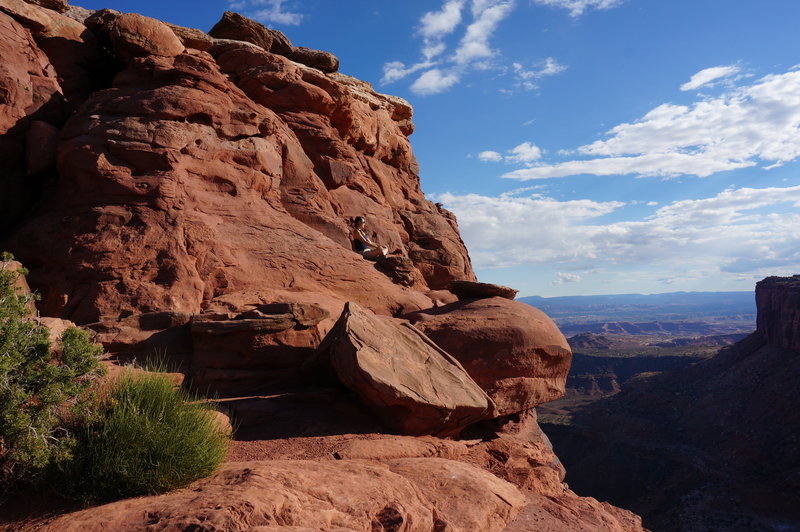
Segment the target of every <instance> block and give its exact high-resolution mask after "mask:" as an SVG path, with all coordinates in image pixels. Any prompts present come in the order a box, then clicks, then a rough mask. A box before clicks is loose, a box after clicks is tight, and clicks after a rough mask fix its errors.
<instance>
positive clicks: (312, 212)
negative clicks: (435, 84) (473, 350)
mask: <svg viewBox="0 0 800 532" xmlns="http://www.w3.org/2000/svg"><path fill="white" fill-rule="evenodd" d="M45 1H47V2H48V3H47V4H45V3H44V2H45ZM37 4H38V5H37ZM42 5H46V6H48V7H42ZM51 7H52V8H56V9H57V11H59V12H60V11H63V13H64V14H63V15H62V14H60V13H59V12H57V11H56V10H53V9H51ZM210 33H211V35H206V34H204V33H203V32H201V31H199V30H192V29H191V28H183V27H180V26H170V25H167V24H164V23H161V22H159V21H156V20H153V19H150V18H147V17H143V16H141V15H137V14H130V13H119V12H116V11H113V10H107V9H106V10H100V11H96V12H91V11H88V10H84V9H81V8H76V7H74V6H73V7H68V6H66V5H65V4H62V3H60V2H58V0H39V1H37V2H33V3H25V2H22V1H20V0H0V52H2V54H3V59H4V61H3V62H2V64H1V65H0V111H2V113H0V163H1V164H2V165H3V169H4V174H3V176H2V180H0V207H2V209H0V248H2V249H4V250H5V249H7V250H9V251H12V252H13V253H14V254H15V255H16V256H17V257H18V258H20V259H21V261H22V262H23V263H24V264H25V265H26V266H27V267H28V268H29V269H30V272H31V273H30V276H29V279H28V281H29V282H30V285H31V286H32V287H33V289H34V290H38V291H39V292H40V293H41V295H42V300H41V302H40V304H39V307H38V310H39V311H40V312H41V313H42V314H43V315H45V316H53V317H55V318H54V319H55V320H58V321H53V322H52V324H53V325H54V326H55V325H63V324H65V323H66V322H63V321H60V320H67V319H69V320H72V321H73V322H75V323H78V324H80V325H85V326H87V327H89V328H91V330H93V331H94V333H95V338H96V340H97V341H100V342H102V343H103V345H104V346H105V347H106V349H108V350H109V351H110V352H111V356H112V357H113V359H114V360H116V361H124V360H128V359H131V358H138V357H142V358H146V357H147V356H150V355H152V354H154V353H155V354H159V353H161V354H163V353H168V355H169V358H170V363H177V364H179V369H180V371H181V373H178V374H176V376H175V377H176V378H175V382H176V385H180V384H181V382H183V377H184V373H185V376H186V377H187V380H186V382H187V383H191V384H193V385H194V386H195V388H205V389H207V390H208V389H210V390H212V391H214V392H217V393H219V394H220V395H222V396H223V397H222V398H221V400H222V402H223V403H224V405H225V406H224V408H225V409H226V410H227V409H229V410H230V412H231V413H232V415H233V424H234V426H236V427H237V428H238V429H237V432H236V435H235V437H236V438H237V440H236V441H235V443H234V448H233V449H232V451H231V456H232V457H234V458H235V457H238V459H243V458H246V459H247V460H257V461H256V462H248V463H236V462H232V461H231V462H229V463H227V464H226V465H225V466H224V467H223V469H222V471H220V472H219V473H217V474H216V475H214V476H212V477H211V478H209V479H205V480H201V481H199V482H198V483H196V484H195V485H194V486H193V487H192V488H190V489H187V490H180V491H177V492H174V493H172V494H166V495H163V496H159V497H147V498H140V499H135V500H127V501H119V502H117V503H114V504H111V505H107V506H104V507H100V508H94V509H89V510H85V511H81V512H77V513H72V514H69V515H65V516H63V517H60V518H58V517H52V518H51V517H48V518H46V519H45V520H44V521H42V520H39V521H36V520H35V519H33V520H29V519H26V518H27V517H28V516H27V515H26V516H25V517H23V518H19V519H17V520H16V521H14V522H12V523H11V524H10V525H8V526H9V527H10V528H9V529H13V530H25V529H26V528H27V529H50V530H73V529H74V530H77V529H78V528H80V529H81V530H84V529H86V530H100V529H105V530H110V529H113V530H121V531H125V530H138V529H141V528H143V527H147V526H156V527H160V528H162V529H169V528H170V527H172V528H175V529H185V528H209V529H210V528H217V529H220V530H223V529H224V530H275V529H279V528H286V529H292V528H294V529H309V528H310V529H324V530H336V529H341V530H381V529H383V530H426V531H427V530H454V531H456V530H464V531H467V530H502V529H503V528H504V527H506V526H507V525H508V524H509V523H511V522H512V521H513V520H514V518H515V515H517V514H518V513H519V512H520V510H523V511H524V512H527V514H526V515H528V517H529V518H530V519H538V520H539V522H540V523H544V526H549V527H551V528H552V529H559V527H560V528H561V529H564V528H565V527H567V528H569V527H575V528H578V529H580V528H581V527H583V528H584V529H589V528H590V527H591V526H594V524H596V523H606V524H607V525H608V526H607V527H606V528H607V529H608V530H631V531H638V530H641V527H640V525H638V524H637V521H636V517H635V516H633V515H632V514H630V513H628V512H624V511H622V510H618V509H613V508H610V507H604V506H603V505H601V504H600V503H598V502H597V501H594V500H592V499H583V498H580V497H578V496H577V495H575V494H574V493H572V492H570V491H569V490H568V489H567V487H566V485H564V484H563V482H562V480H563V468H561V466H560V464H559V463H558V460H557V459H556V458H555V456H554V455H553V454H552V451H551V449H550V448H549V446H548V444H547V440H546V437H544V435H543V434H542V433H541V431H538V428H537V427H536V423H535V418H532V417H524V419H523V418H522V417H521V419H522V421H514V420H510V419H499V420H494V421H493V422H492V423H494V424H489V425H486V426H482V427H481V426H476V425H475V423H474V422H475V421H478V420H481V419H483V418H485V417H486V416H487V415H489V414H490V413H493V415H495V416H498V415H502V414H504V413H508V412H519V411H521V410H525V409H529V408H530V407H531V406H532V405H533V404H536V403H537V401H540V400H543V399H545V398H546V397H548V396H549V395H554V394H556V393H557V390H556V389H557V388H558V386H559V384H558V382H559V377H557V376H555V375H556V374H558V372H559V371H560V367H561V365H563V364H566V357H567V354H568V351H565V352H558V353H557V352H556V350H553V349H550V347H542V352H541V353H540V352H539V351H536V349H539V347H536V348H534V351H535V356H532V355H531V352H524V353H523V352H522V351H519V352H518V351H515V350H514V349H511V348H510V347H509V346H508V341H506V343H502V342H501V343H498V344H496V345H494V344H493V345H494V347H491V348H490V347H489V344H490V343H491V342H493V341H494V340H492V339H491V338H490V340H491V342H486V343H484V344H483V347H484V348H485V349H486V350H485V352H484V355H485V359H486V360H489V359H492V360H494V361H495V362H498V361H502V363H499V362H498V363H497V366H498V369H497V371H495V370H494V369H493V370H492V371H493V372H492V373H491V376H490V377H488V378H487V379H485V380H486V383H485V386H486V388H487V389H488V390H491V393H493V394H495V396H496V397H497V398H498V400H500V401H501V402H502V405H501V407H500V408H498V409H493V408H492V402H491V400H490V399H489V398H488V397H487V396H486V394H485V392H483V391H482V390H481V389H480V387H479V386H478V385H477V384H475V382H473V379H475V380H478V376H475V375H473V378H470V377H469V376H468V375H467V374H466V373H465V372H464V370H463V368H462V366H461V365H460V363H459V362H458V361H457V360H456V359H455V358H454V357H455V356H464V357H465V360H470V356H471V355H470V354H469V352H468V351H466V350H464V352H463V353H456V352H453V353H451V354H448V353H447V352H446V350H443V349H442V348H441V347H440V346H437V345H436V344H434V343H433V342H430V341H429V340H428V339H427V338H426V337H425V335H424V334H422V333H420V332H419V331H418V330H416V329H414V328H412V327H411V326H409V325H408V324H403V325H401V324H400V322H399V321H398V320H395V319H393V318H390V317H389V316H399V315H403V314H410V313H412V312H414V311H422V310H425V309H430V308H431V307H433V306H437V305H438V306H440V307H441V308H442V309H444V313H442V314H441V316H444V318H442V320H443V321H442V323H443V324H445V325H446V324H447V323H450V322H449V321H448V320H450V319H451V318H452V319H453V320H454V321H453V322H452V323H456V321H458V323H460V324H461V325H459V327H462V326H463V328H464V338H469V337H475V334H476V331H477V328H478V326H479V324H480V323H482V321H481V320H485V319H486V318H487V317H494V318H499V319H503V320H506V319H508V320H510V322H509V323H510V325H509V326H508V327H506V328H505V329H503V328H500V329H496V330H495V331H494V333H492V334H498V335H499V334H509V335H510V338H512V337H513V338H517V339H520V340H521V341H523V343H524V342H527V340H526V339H528V338H529V337H534V336H537V335H538V336H540V337H541V338H550V337H551V336H553V335H554V334H555V333H553V331H551V330H550V325H551V324H548V323H549V322H547V321H546V320H544V319H541V317H540V316H539V315H538V314H536V313H534V314H530V312H531V311H529V310H527V307H524V306H519V307H518V306H511V307H508V305H516V304H515V303H513V302H511V301H508V300H507V299H501V300H500V301H502V303H497V304H495V303H494V302H495V300H496V299H497V298H492V299H482V300H472V301H463V302H460V303H455V302H454V300H455V299H456V296H454V295H453V294H452V293H450V292H447V291H445V290H443V289H445V288H446V287H447V286H448V285H450V284H451V283H452V282H453V281H469V282H474V281H476V279H475V276H474V273H473V271H472V267H471V264H470V259H469V255H468V253H467V250H466V249H465V247H464V244H463V242H462V241H461V238H460V236H459V232H458V227H457V224H456V220H455V217H454V216H453V215H452V214H451V213H449V212H448V211H446V210H444V209H443V208H442V207H441V205H435V204H432V203H431V202H429V201H427V200H426V199H425V197H424V195H423V193H422V191H421V190H420V185H419V176H418V172H419V169H418V166H417V162H416V160H415V158H414V155H413V153H412V151H411V145H410V142H409V139H408V137H409V135H411V133H412V132H413V129H414V128H413V123H412V122H411V116H412V109H411V106H410V105H409V104H408V103H407V102H405V101H404V100H402V99H400V98H397V97H393V96H387V95H382V94H379V93H377V92H375V91H374V90H373V88H372V87H371V86H370V85H369V84H368V83H365V82H363V81H360V80H357V79H355V78H351V77H349V76H346V75H344V74H341V73H339V72H338V71H337V70H338V59H337V58H336V57H335V56H333V55H332V54H327V53H325V52H320V51H315V50H309V49H305V48H302V47H294V46H293V45H292V44H291V42H290V41H289V40H288V38H286V37H285V36H284V35H283V34H281V33H280V32H274V31H272V30H267V29H266V28H264V27H263V26H261V25H260V24H257V23H255V22H253V21H250V20H248V19H245V18H244V17H241V16H239V15H235V14H230V13H228V14H226V15H224V16H223V20H222V21H220V24H218V25H217V26H216V27H215V28H214V29H213V30H212V31H211V32H210ZM25 87H28V88H29V90H25V89H24V88H25ZM357 215H359V216H365V217H366V218H367V220H368V228H369V229H368V231H369V232H370V236H371V237H372V238H375V239H377V240H378V241H380V242H381V243H383V244H385V245H387V246H389V248H390V249H391V251H393V252H394V253H393V255H392V257H391V258H389V259H388V260H385V261H379V262H378V263H375V262H371V261H366V260H364V259H363V258H362V257H361V256H360V255H358V254H356V253H355V252H353V251H352V249H351V243H350V241H349V237H348V234H349V229H350V220H351V219H352V218H353V217H354V216H357ZM508 290H510V289H508ZM511 292H513V291H511ZM504 294H505V296H506V297H511V298H513V294H510V293H508V292H507V291H505V292H503V293H502V294H500V295H504ZM485 295H487V294H482V295H480V296H479V297H484V296H485ZM491 295H494V292H492V294H491ZM470 297H473V296H470ZM347 302H350V304H349V305H348V306H347V308H346V309H345V311H344V312H343V311H342V309H343V307H345V304H346V303H347ZM356 305H358V306H360V307H361V308H362V310H360V311H359V310H356V308H357V307H356ZM453 305H461V306H462V307H464V308H466V307H467V306H470V305H471V306H472V307H470V308H478V307H480V308H484V307H483V306H485V305H490V306H491V305H495V306H496V307H497V308H498V309H500V310H485V309H484V310H482V311H479V312H478V313H477V314H476V316H478V317H477V318H474V317H473V318H470V317H469V316H468V315H469V312H468V311H467V310H464V309H462V310H457V309H454V308H448V307H452V306H453ZM498 305H499V306H498ZM502 309H506V310H502ZM506 311H507V312H506ZM482 313H483V314H482ZM515 313H516V314H519V313H522V314H521V316H523V317H519V316H518V317H517V318H513V319H512V316H511V314H515ZM339 315H341V316H342V319H341V320H340V321H339V322H338V323H339V324H338V325H337V326H336V327H335V328H333V332H332V333H331V334H330V335H329V336H328V338H329V341H326V342H325V344H324V345H323V346H322V347H321V348H320V347H319V344H320V342H321V341H322V339H323V337H325V335H326V334H327V333H328V332H329V331H330V330H331V328H332V327H333V325H334V317H336V316H339ZM448 315H450V317H447V316H448ZM460 315H463V316H462V318H463V320H462V318H458V320H456V319H455V317H456V316H460ZM481 316H482V317H481ZM525 316H527V318H525ZM531 317H533V318H534V319H533V320H530V319H529V318H531ZM429 318H430V320H433V321H436V320H438V319H439V315H437V314H436V313H435V312H431V313H430V316H429ZM494 318H493V319H494ZM425 319H428V318H425ZM514 319H516V320H517V321H514ZM526 319H528V321H527V322H526V326H525V327H526V329H525V331H527V332H525V331H523V330H521V329H520V330H517V324H518V322H519V323H521V321H524V320H526ZM459 320H462V321H459ZM437 323H438V322H437ZM443 326H444V325H443ZM431 327H432V328H431V330H433V328H434V327H433V325H432V324H431ZM520 327H521V325H520ZM537 328H539V329H541V330H540V331H539V332H535V331H534V330H535V329H537ZM345 333H346V334H345ZM470 335H472V336H470ZM392 339H393V340H392ZM561 340H563V337H561ZM548 342H550V341H549V340H548ZM442 343H443V344H444V343H445V342H444V340H442ZM546 343H547V342H546ZM551 344H552V345H560V344H559V343H558V341H557V340H552V342H550V343H547V345H548V346H549V345H551ZM525 345H528V344H525ZM537 345H538V344H537ZM403 347H406V348H407V349H402V348H403ZM561 347H565V345H564V346H561ZM492 349H494V350H495V351H494V352H490V351H491V350H492ZM453 351H457V349H454V350H453ZM401 353H404V354H405V355H407V358H404V359H401V358H400V357H399V355H400V354H401ZM323 354H328V355H331V356H330V357H329V361H330V364H326V363H325V359H324V357H322V355H323ZM451 355H453V356H451ZM540 355H541V356H540ZM348 357H349V358H348ZM356 358H357V359H358V361H359V364H358V365H355V364H352V362H353V361H354V360H355V359H356ZM392 363H393V364H394V366H393V367H392V366H391V364H392ZM478 365H479V364H478ZM511 366H516V381H515V380H514V377H513V376H512V373H513V372H512V370H511ZM334 368H335V369H334ZM364 369H366V370H367V371H363V370H364ZM312 370H313V371H312ZM117 371H118V370H117ZM537 372H539V373H537ZM112 373H113V372H112ZM537 379H538V380H537ZM318 380H319V381H320V382H322V381H325V382H326V384H325V385H324V387H323V385H320V384H318ZM340 381H341V382H340ZM342 382H343V383H345V384H347V385H349V386H351V387H352V388H353V389H355V390H357V391H358V394H359V395H356V394H355V393H353V392H351V391H349V390H348V389H346V388H345V387H343V386H342V384H341V383H342ZM363 384H368V385H367V386H362V385H363ZM562 384H563V383H562ZM545 388H547V389H545ZM243 394H244V395H243ZM514 394H516V396H514ZM548 394H549V395H548ZM359 397H360V399H359ZM362 401H366V402H367V403H368V404H370V405H372V406H373V407H376V408H377V409H378V410H379V411H380V412H382V413H383V415H384V416H386V418H387V421H389V422H390V423H389V424H390V425H391V424H392V422H393V424H394V427H395V429H399V430H402V431H404V432H409V433H414V434H420V433H421V434H423V436H422V437H420V438H407V439H401V438H402V437H400V436H390V435H387V434H384V432H386V430H385V428H383V427H382V425H381V423H380V422H379V421H380V420H379V418H378V417H377V416H376V415H375V414H374V410H372V411H371V410H368V409H367V408H365V407H364V406H363V404H362ZM490 410H491V412H490ZM521 416H522V415H521ZM221 419H223V422H224V420H225V418H224V416H221ZM462 430H465V431H466V432H467V433H468V434H467V436H465V437H464V438H465V439H462V440H455V439H446V440H445V439H439V438H434V437H432V436H430V434H432V433H434V434H440V435H451V434H455V433H457V432H459V431H462ZM470 432H474V433H476V434H477V433H480V435H478V436H470V435H469V433H470ZM412 442H413V443H412ZM345 443H346V445H345ZM328 451H330V452H328ZM289 460H292V461H289ZM221 501H223V502H221ZM523 506H524V508H523ZM49 510H52V508H49ZM5 511H6V508H4V509H3V512H0V513H2V514H3V516H4V517H3V518H5V516H6V515H8V514H6V513H5ZM576 512H579V513H580V515H577V514H576ZM512 525H513V523H512Z"/></svg>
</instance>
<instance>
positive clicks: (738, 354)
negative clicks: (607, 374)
mask: <svg viewBox="0 0 800 532" xmlns="http://www.w3.org/2000/svg"><path fill="white" fill-rule="evenodd" d="M756 301H757V310H758V330H757V331H756V332H755V333H753V334H751V335H750V336H748V337H747V338H745V339H744V340H741V341H740V342H738V343H736V344H734V345H732V346H730V347H724V348H722V349H721V350H720V352H719V353H718V354H717V355H716V356H714V357H712V358H710V359H708V360H705V361H702V362H699V363H697V364H695V365H693V366H691V367H688V368H685V369H681V370H677V371H673V372H665V373H662V374H658V375H654V376H650V377H649V378H643V379H635V380H634V381H630V382H629V383H628V384H627V385H626V386H623V388H622V391H621V392H619V393H618V394H616V395H614V396H612V397H610V398H607V399H605V400H602V401H599V402H597V403H595V404H592V405H589V406H586V407H584V408H580V409H578V410H577V411H576V412H573V414H572V418H571V419H570V421H569V422H568V423H561V424H543V429H544V430H545V432H546V433H547V434H548V436H549V437H550V438H551V439H552V441H553V444H554V447H555V450H556V452H557V453H558V455H559V457H560V458H561V459H562V460H563V461H564V463H565V466H566V468H567V471H568V475H567V481H568V482H569V484H570V486H571V487H572V488H573V489H574V490H575V491H577V492H578V493H580V494H582V495H591V496H595V497H598V498H601V499H604V500H608V501H610V502H611V503H613V504H617V505H619V506H622V507H625V508H629V509H631V510H633V511H635V512H637V513H639V514H640V515H642V516H643V518H644V524H645V526H647V527H648V528H652V529H653V530H659V531H660V530H664V531H673V530H674V531H704V530H792V529H796V528H797V527H798V526H800V512H798V510H797V509H798V508H800V498H799V497H798V493H800V483H798V479H800V463H798V460H797V456H799V455H800V447H799V446H798V440H797V434H798V431H800V408H798V406H800V405H799V403H798V399H797V397H798V396H797V391H796V383H797V382H798V379H800V346H798V344H797V331H798V315H799V314H798V313H800V283H798V276H794V277H769V278H767V279H765V280H763V281H761V282H759V283H758V284H757V285H756Z"/></svg>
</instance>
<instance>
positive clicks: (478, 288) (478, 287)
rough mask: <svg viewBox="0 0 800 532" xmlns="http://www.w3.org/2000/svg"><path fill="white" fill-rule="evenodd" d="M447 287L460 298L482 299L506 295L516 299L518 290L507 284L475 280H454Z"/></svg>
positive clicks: (507, 297) (508, 297) (505, 296)
mask: <svg viewBox="0 0 800 532" xmlns="http://www.w3.org/2000/svg"><path fill="white" fill-rule="evenodd" d="M447 289H448V290H450V291H451V292H452V293H454V294H455V295H456V296H457V297H458V299H460V300H461V299H481V298H486V297H504V298H506V299H512V300H513V299H514V298H515V297H517V291H516V290H514V289H513V288H509V287H507V286H502V285H499V284H491V283H477V282H474V281H452V282H451V283H450V284H449V285H448V286H447Z"/></svg>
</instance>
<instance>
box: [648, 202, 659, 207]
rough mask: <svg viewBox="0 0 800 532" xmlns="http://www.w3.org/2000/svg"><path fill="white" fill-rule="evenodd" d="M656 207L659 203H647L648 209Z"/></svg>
mask: <svg viewBox="0 0 800 532" xmlns="http://www.w3.org/2000/svg"><path fill="white" fill-rule="evenodd" d="M656 205H658V202H657V201H648V202H647V206H648V207H655V206H656Z"/></svg>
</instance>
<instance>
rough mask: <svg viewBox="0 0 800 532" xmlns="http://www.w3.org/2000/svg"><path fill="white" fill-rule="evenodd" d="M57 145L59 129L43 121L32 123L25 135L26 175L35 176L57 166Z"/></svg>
mask: <svg viewBox="0 0 800 532" xmlns="http://www.w3.org/2000/svg"><path fill="white" fill-rule="evenodd" d="M57 145H58V128H57V127H55V126H53V125H51V124H48V123H47V122H42V121H41V120H34V121H32V122H31V123H30V125H29V126H28V131H27V133H26V135H25V162H26V167H27V168H26V173H27V174H28V175H33V174H36V173H38V172H41V171H42V170H46V169H48V168H51V167H53V166H55V164H56V147H57Z"/></svg>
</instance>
